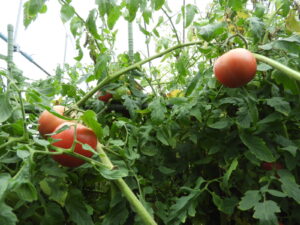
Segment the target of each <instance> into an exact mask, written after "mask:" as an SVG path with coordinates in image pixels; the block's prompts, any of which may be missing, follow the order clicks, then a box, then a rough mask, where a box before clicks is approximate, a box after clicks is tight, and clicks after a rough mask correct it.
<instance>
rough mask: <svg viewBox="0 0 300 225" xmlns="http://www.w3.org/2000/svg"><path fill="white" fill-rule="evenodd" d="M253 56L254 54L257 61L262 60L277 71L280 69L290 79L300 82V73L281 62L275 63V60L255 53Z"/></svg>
mask: <svg viewBox="0 0 300 225" xmlns="http://www.w3.org/2000/svg"><path fill="white" fill-rule="evenodd" d="M253 54H254V56H255V58H256V59H258V60H260V61H262V62H264V63H267V64H269V65H270V66H272V67H274V68H275V69H278V70H280V71H281V72H283V73H285V74H286V75H288V76H289V77H291V78H294V79H296V80H299V81H300V72H298V71H296V70H293V69H291V68H289V67H288V66H285V65H283V64H281V63H280V62H277V61H275V60H273V59H270V58H268V57H266V56H263V55H259V54H255V53H253Z"/></svg>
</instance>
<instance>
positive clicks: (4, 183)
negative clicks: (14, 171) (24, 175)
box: [0, 173, 11, 201]
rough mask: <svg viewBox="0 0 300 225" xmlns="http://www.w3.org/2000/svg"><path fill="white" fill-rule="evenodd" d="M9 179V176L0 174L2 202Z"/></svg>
mask: <svg viewBox="0 0 300 225" xmlns="http://www.w3.org/2000/svg"><path fill="white" fill-rule="evenodd" d="M10 178H11V176H10V174H9V173H1V174H0V201H1V200H2V198H3V195H4V193H5V191H6V189H7V187H8V184H9V180H10Z"/></svg>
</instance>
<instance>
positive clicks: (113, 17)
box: [107, 6, 122, 30]
mask: <svg viewBox="0 0 300 225" xmlns="http://www.w3.org/2000/svg"><path fill="white" fill-rule="evenodd" d="M121 15H122V13H121V8H120V7H118V6H116V7H114V8H113V9H112V11H111V12H110V13H109V14H108V17H107V26H108V28H109V29H111V30H112V29H113V28H114V26H115V24H116V22H117V21H118V19H119V17H120V16H121Z"/></svg>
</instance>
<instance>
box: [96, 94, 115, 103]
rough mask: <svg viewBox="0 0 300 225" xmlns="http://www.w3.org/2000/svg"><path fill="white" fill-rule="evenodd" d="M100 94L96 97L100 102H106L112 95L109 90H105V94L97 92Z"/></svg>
mask: <svg viewBox="0 0 300 225" xmlns="http://www.w3.org/2000/svg"><path fill="white" fill-rule="evenodd" d="M99 93H100V96H99V97H98V99H99V100H100V101H102V102H108V101H109V99H111V98H112V97H113V95H112V94H111V93H109V92H105V94H103V93H102V92H99Z"/></svg>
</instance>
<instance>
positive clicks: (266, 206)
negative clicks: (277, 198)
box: [253, 200, 280, 225]
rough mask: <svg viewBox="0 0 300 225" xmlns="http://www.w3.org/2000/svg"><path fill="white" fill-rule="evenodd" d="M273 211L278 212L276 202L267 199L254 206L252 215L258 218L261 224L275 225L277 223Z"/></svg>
mask: <svg viewBox="0 0 300 225" xmlns="http://www.w3.org/2000/svg"><path fill="white" fill-rule="evenodd" d="M275 213H280V208H279V207H278V205H277V203H276V202H274V201H271V200H267V201H264V202H260V203H257V204H256V205H255V206H254V214H253V217H254V218H256V219H259V223H260V224H261V225H275V224H278V221H277V217H276V215H275Z"/></svg>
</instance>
